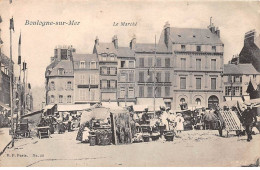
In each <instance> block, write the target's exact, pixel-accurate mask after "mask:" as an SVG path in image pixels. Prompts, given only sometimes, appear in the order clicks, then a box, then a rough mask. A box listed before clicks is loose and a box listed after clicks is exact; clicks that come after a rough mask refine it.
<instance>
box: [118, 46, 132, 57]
mask: <svg viewBox="0 0 260 170" xmlns="http://www.w3.org/2000/svg"><path fill="white" fill-rule="evenodd" d="M117 56H118V57H134V56H135V53H134V51H133V50H131V49H130V48H129V47H118V54H117Z"/></svg>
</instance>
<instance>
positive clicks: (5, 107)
mask: <svg viewBox="0 0 260 170" xmlns="http://www.w3.org/2000/svg"><path fill="white" fill-rule="evenodd" d="M0 107H3V108H4V110H11V108H10V107H9V106H7V105H6V104H4V103H2V102H0Z"/></svg>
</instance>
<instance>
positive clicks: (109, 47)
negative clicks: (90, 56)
mask: <svg viewBox="0 0 260 170" xmlns="http://www.w3.org/2000/svg"><path fill="white" fill-rule="evenodd" d="M95 48H96V51H97V53H98V54H101V53H107V54H109V53H114V54H117V50H116V48H115V46H114V43H112V42H111V43H98V44H97V45H95Z"/></svg>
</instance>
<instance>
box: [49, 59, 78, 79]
mask: <svg viewBox="0 0 260 170" xmlns="http://www.w3.org/2000/svg"><path fill="white" fill-rule="evenodd" d="M59 68H63V69H64V71H65V73H64V74H63V75H58V69H59ZM50 71H51V73H50V75H49V76H50V77H52V76H61V77H66V76H73V64H72V61H70V60H61V61H59V62H58V63H57V64H56V66H55V67H54V68H53V69H52V70H50Z"/></svg>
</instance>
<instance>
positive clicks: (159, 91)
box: [156, 86, 162, 97]
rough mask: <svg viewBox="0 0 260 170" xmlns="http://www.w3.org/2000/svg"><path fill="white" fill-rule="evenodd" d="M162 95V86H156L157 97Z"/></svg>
mask: <svg viewBox="0 0 260 170" xmlns="http://www.w3.org/2000/svg"><path fill="white" fill-rule="evenodd" d="M161 95H162V88H161V87H159V86H157V87H156V97H161Z"/></svg>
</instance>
